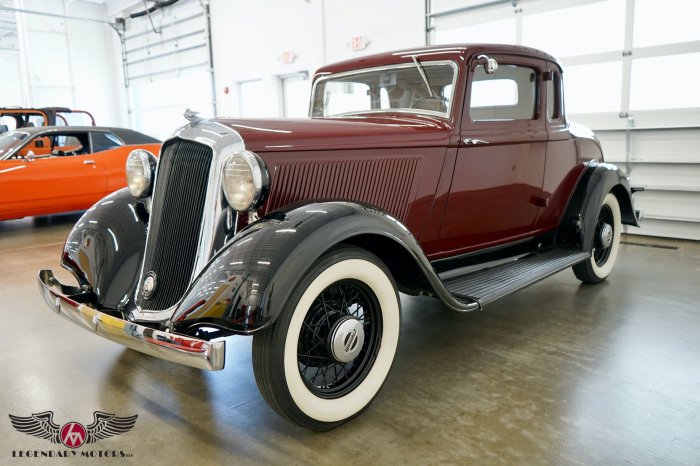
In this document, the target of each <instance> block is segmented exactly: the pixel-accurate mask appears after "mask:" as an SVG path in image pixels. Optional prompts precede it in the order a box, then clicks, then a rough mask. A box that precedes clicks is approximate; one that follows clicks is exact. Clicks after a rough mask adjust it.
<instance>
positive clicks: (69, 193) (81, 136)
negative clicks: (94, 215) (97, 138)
mask: <svg viewBox="0 0 700 466" xmlns="http://www.w3.org/2000/svg"><path fill="white" fill-rule="evenodd" d="M46 136H47V135H46V134H43V133H40V134H37V135H35V136H34V137H33V138H32V141H33V139H35V138H38V137H46ZM48 138H49V140H50V141H51V143H50V147H51V152H50V153H49V154H45V155H39V156H36V155H35V156H34V157H29V158H18V159H12V160H6V161H3V162H2V168H0V186H2V192H3V196H2V199H0V215H2V216H3V218H15V217H22V216H29V215H43V214H50V213H58V212H68V211H72V210H82V209H86V208H88V207H90V206H91V205H92V204H93V203H95V201H97V200H99V199H100V198H101V197H102V195H103V194H104V189H105V173H104V167H103V166H101V164H99V162H98V161H96V160H95V158H94V157H93V155H92V154H90V153H89V151H90V145H89V138H88V133H87V132H85V133H75V132H72V133H66V134H63V133H60V132H52V133H51V134H50V135H48ZM32 141H30V143H31V142H32ZM86 152H87V153H86Z"/></svg>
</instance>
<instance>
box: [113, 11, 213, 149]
mask: <svg viewBox="0 0 700 466" xmlns="http://www.w3.org/2000/svg"><path fill="white" fill-rule="evenodd" d="M204 8H208V7H207V6H206V4H205V5H204V7H203V5H202V4H200V2H198V1H195V0H181V1H180V2H178V3H176V4H174V5H171V6H168V7H166V8H162V9H159V10H156V11H155V12H152V13H150V14H146V15H143V16H140V17H138V18H133V19H129V20H127V30H126V32H125V34H124V52H125V53H124V71H125V75H126V83H127V87H128V97H129V110H130V115H131V123H132V126H133V127H134V128H135V129H138V130H141V131H144V132H146V133H148V134H153V135H155V136H158V137H161V138H164V137H167V136H169V135H170V134H171V133H172V132H173V131H174V130H175V129H177V128H178V127H179V126H182V124H183V123H185V120H184V119H183V117H182V115H183V113H184V111H185V109H187V108H189V109H191V110H194V111H197V112H200V113H201V114H202V115H203V116H214V114H215V108H214V101H213V99H214V97H213V86H212V74H211V62H210V47H209V34H208V18H207V12H206V10H205V9H204Z"/></svg>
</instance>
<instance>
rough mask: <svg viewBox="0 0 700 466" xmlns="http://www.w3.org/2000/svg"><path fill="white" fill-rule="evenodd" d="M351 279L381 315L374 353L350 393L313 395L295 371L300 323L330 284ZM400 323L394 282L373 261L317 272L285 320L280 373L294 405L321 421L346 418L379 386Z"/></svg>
mask: <svg viewBox="0 0 700 466" xmlns="http://www.w3.org/2000/svg"><path fill="white" fill-rule="evenodd" d="M345 279H353V280H358V281H361V282H363V283H364V284H365V285H367V286H368V287H369V288H370V289H371V290H372V292H373V293H374V294H375V296H376V297H377V300H378V302H379V307H380V313H381V317H382V335H381V341H380V342H379V345H380V346H379V351H378V354H377V357H376V359H375V361H374V364H373V365H372V368H371V369H370V372H369V373H368V374H367V375H366V376H365V378H364V380H363V381H362V382H361V383H360V384H359V385H358V386H357V387H356V388H355V389H354V390H353V391H351V392H350V393H348V394H346V395H344V396H342V397H340V398H335V399H324V398H320V397H318V396H316V395H314V394H313V393H312V392H311V391H310V390H309V389H308V387H307V386H306V384H305V383H304V381H303V380H302V378H301V374H300V373H299V366H298V363H297V347H298V341H299V334H300V332H301V328H302V324H303V322H304V319H305V317H306V314H307V313H308V311H309V309H310V308H311V304H312V303H313V301H314V299H316V297H317V296H318V295H319V294H321V292H322V291H323V290H325V289H326V288H327V287H328V286H330V285H331V284H333V283H335V282H337V281H339V280H345ZM400 326H401V318H400V310H399V303H398V300H397V296H396V291H395V289H394V286H393V284H392V282H391V280H390V279H389V277H387V275H386V274H385V273H384V272H383V271H382V269H380V268H379V267H378V266H376V265H375V264H373V263H371V262H369V261H367V260H362V259H347V260H343V261H341V262H338V263H336V264H333V265H331V266H330V267H328V268H327V269H326V270H324V271H323V272H321V273H320V274H319V275H318V277H316V278H315V279H314V280H313V281H312V282H311V284H310V285H309V286H308V288H306V290H305V291H304V293H303V294H302V296H301V299H299V302H298V303H297V305H296V307H295V309H294V314H293V315H292V317H291V320H290V322H289V327H288V329H287V336H286V338H285V347H284V377H285V381H286V383H287V389H288V390H289V394H290V395H291V397H292V399H293V400H294V403H295V404H296V406H297V407H298V408H299V409H300V410H301V411H302V412H303V413H304V414H306V415H307V416H309V417H310V418H312V419H315V420H317V421H321V422H337V421H342V420H344V419H347V418H349V417H351V416H353V415H355V414H357V413H358V412H360V411H361V410H362V409H364V407H365V406H367V405H368V404H369V403H370V402H371V401H372V399H373V398H374V396H375V395H376V394H377V392H378V391H379V389H380V388H381V386H382V384H383V383H384V380H385V379H386V376H387V375H388V373H389V369H390V368H391V364H392V363H393V361H394V355H395V353H396V347H397V345H398V341H399V331H400Z"/></svg>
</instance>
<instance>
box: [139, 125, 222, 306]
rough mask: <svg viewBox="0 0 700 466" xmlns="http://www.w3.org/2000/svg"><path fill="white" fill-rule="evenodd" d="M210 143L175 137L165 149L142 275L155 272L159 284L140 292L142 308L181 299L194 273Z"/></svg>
mask: <svg viewBox="0 0 700 466" xmlns="http://www.w3.org/2000/svg"><path fill="white" fill-rule="evenodd" d="M212 157H213V151H212V149H211V148H210V147H208V146H205V145H202V144H199V143H196V142H192V141H188V140H183V139H174V140H172V141H170V142H168V143H167V145H166V146H165V147H164V148H163V150H162V151H161V156H160V161H159V162H158V175H157V180H156V191H155V193H154V196H153V205H152V207H151V218H150V222H149V232H148V241H147V243H146V252H145V258H144V266H143V272H142V275H141V276H142V278H143V277H145V276H146V275H148V274H149V273H153V274H155V277H156V282H155V289H154V291H153V293H151V295H150V296H149V297H148V298H146V297H144V296H143V295H142V294H140V295H139V296H138V300H137V302H138V304H139V306H140V307H141V308H142V309H152V310H161V309H167V308H168V307H170V306H172V305H174V304H175V303H177V301H178V300H179V299H180V298H181V297H182V295H183V294H184V292H185V290H186V289H187V286H188V285H189V283H190V278H191V277H192V270H193V267H194V264H195V259H196V256H197V245H198V240H199V235H200V230H201V225H202V216H203V213H204V204H205V200H206V193H207V185H208V181H209V169H210V167H211V163H212Z"/></svg>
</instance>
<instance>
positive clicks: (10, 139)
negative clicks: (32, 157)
mask: <svg viewBox="0 0 700 466" xmlns="http://www.w3.org/2000/svg"><path fill="white" fill-rule="evenodd" d="M28 137H29V134H27V133H23V132H20V131H11V132H9V133H5V134H2V135H0V160H2V159H4V158H6V157H7V156H8V155H9V154H10V152H12V151H13V150H14V149H16V148H17V147H19V146H21V145H22V143H23V142H24V141H25V140H26V139H27V138H28Z"/></svg>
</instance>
